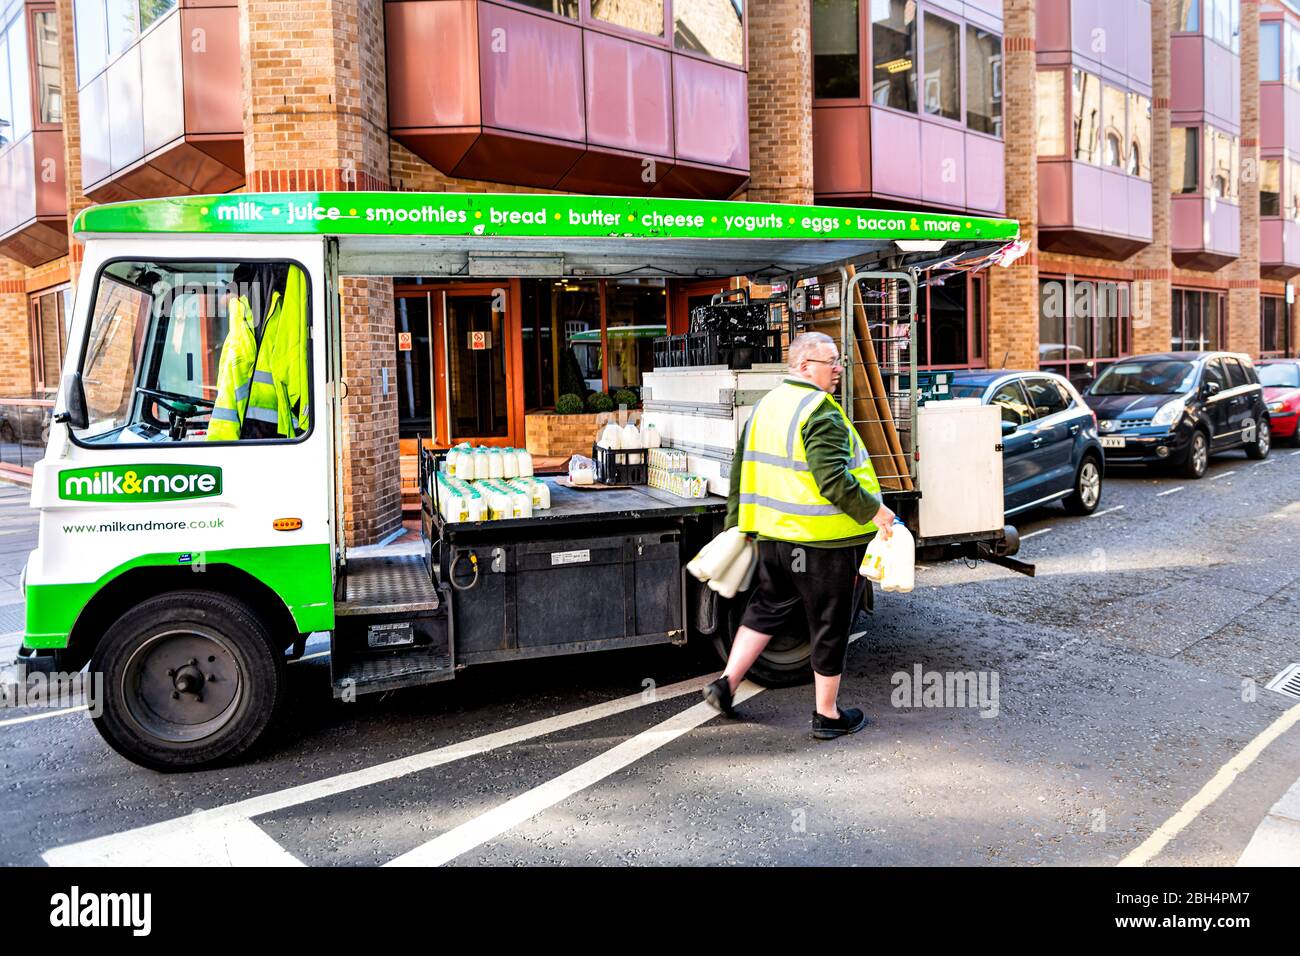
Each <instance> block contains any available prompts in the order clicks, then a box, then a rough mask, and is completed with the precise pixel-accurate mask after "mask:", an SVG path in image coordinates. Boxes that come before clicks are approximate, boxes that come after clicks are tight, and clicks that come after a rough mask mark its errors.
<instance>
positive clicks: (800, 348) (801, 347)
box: [786, 332, 835, 368]
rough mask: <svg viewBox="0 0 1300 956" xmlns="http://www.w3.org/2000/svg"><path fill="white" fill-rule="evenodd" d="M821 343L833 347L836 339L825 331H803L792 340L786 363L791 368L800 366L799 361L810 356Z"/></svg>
mask: <svg viewBox="0 0 1300 956" xmlns="http://www.w3.org/2000/svg"><path fill="white" fill-rule="evenodd" d="M819 345H829V346H831V347H832V348H833V347H834V346H835V340H834V339H833V338H831V337H830V336H829V335H827V334H826V333H825V332H801V333H800V334H799V335H796V336H795V337H794V339H793V340H791V342H790V351H789V356H788V357H787V359H786V364H787V365H789V366H790V368H798V367H799V363H800V362H802V361H803V360H804V359H806V358H808V357H810V356H811V354H812V352H813V351H814V350H815V349H816V348H817V346H819Z"/></svg>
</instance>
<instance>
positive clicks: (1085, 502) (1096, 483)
mask: <svg viewBox="0 0 1300 956" xmlns="http://www.w3.org/2000/svg"><path fill="white" fill-rule="evenodd" d="M1101 490H1102V464H1101V460H1100V459H1099V458H1098V457H1097V456H1096V455H1084V456H1083V461H1081V462H1079V470H1078V471H1076V472H1075V473H1074V491H1073V492H1071V493H1070V496H1069V497H1068V498H1066V499H1065V510H1066V511H1068V512H1069V513H1070V514H1072V515H1081V516H1082V515H1090V514H1092V513H1093V512H1094V511H1096V510H1097V506H1098V505H1099V504H1101Z"/></svg>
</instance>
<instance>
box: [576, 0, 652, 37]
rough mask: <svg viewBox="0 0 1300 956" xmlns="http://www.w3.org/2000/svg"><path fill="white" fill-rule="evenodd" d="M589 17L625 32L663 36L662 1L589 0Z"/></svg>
mask: <svg viewBox="0 0 1300 956" xmlns="http://www.w3.org/2000/svg"><path fill="white" fill-rule="evenodd" d="M591 15H592V17H593V18H594V19H596V20H600V21H602V22H604V23H610V24H613V25H614V26H616V27H623V28H624V29H625V30H635V31H636V32H637V33H648V34H649V35H650V36H655V37H661V36H663V35H664V0H591Z"/></svg>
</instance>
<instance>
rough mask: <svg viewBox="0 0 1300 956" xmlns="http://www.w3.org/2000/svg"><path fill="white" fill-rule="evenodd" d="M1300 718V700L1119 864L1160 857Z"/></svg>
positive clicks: (1146, 860)
mask: <svg viewBox="0 0 1300 956" xmlns="http://www.w3.org/2000/svg"><path fill="white" fill-rule="evenodd" d="M1298 722H1300V704H1296V705H1295V706H1294V707H1292V708H1291V709H1290V710H1287V711H1284V712H1283V713H1282V715H1281V716H1280V717H1278V718H1277V720H1275V721H1273V723H1271V724H1269V725H1268V726H1267V727H1265V728H1264V730H1263V731H1261V732H1260V734H1259V735H1258V736H1257V737H1256V738H1255V739H1254V740H1252V741H1251V742H1250V743H1248V744H1246V746H1245V747H1244V748H1242V750H1241V752H1240V753H1239V754H1237V755H1236V756H1235V757H1233V758H1232V759H1231V760H1229V761H1228V762H1227V763H1225V764H1224V765H1223V766H1222V767H1220V768H1219V772H1218V773H1216V774H1215V775H1214V776H1213V777H1212V778H1211V779H1210V781H1209V782H1208V783H1207V784H1206V785H1205V786H1203V787H1201V789H1200V790H1199V791H1197V793H1196V795H1195V796H1193V797H1192V798H1191V799H1190V800H1188V801H1187V802H1186V803H1184V804H1183V806H1182V809H1180V810H1179V811H1178V812H1177V813H1175V814H1174V815H1173V816H1172V817H1170V818H1169V819H1168V820H1166V821H1165V822H1164V823H1162V824H1161V825H1160V827H1159V829H1157V830H1156V831H1155V832H1154V833H1152V834H1151V835H1150V836H1149V837H1147V838H1146V839H1145V840H1143V841H1142V843H1141V844H1140V845H1139V846H1138V848H1137V849H1136V850H1134V851H1133V852H1132V853H1130V854H1129V855H1128V856H1126V857H1124V859H1122V860H1120V861H1119V864H1118V865H1119V866H1144V865H1145V864H1147V863H1149V862H1150V861H1151V860H1152V859H1154V858H1155V857H1156V855H1157V854H1159V853H1160V851H1161V850H1163V849H1164V848H1165V847H1166V846H1167V845H1168V844H1169V841H1170V840H1172V839H1173V838H1174V837H1176V836H1178V834H1179V833H1181V832H1182V831H1183V830H1185V829H1186V828H1187V826H1188V825H1189V824H1190V823H1191V822H1192V821H1193V820H1195V819H1196V818H1197V816H1199V815H1200V813H1201V811H1202V810H1204V809H1205V808H1206V807H1208V806H1209V805H1210V804H1212V803H1213V802H1214V801H1215V800H1217V799H1218V798H1219V797H1220V796H1222V795H1223V792H1224V791H1225V790H1227V789H1228V787H1230V786H1232V782H1233V781H1234V780H1236V779H1237V777H1238V776H1239V775H1240V774H1241V773H1242V771H1244V770H1245V769H1246V768H1247V767H1249V766H1250V765H1251V764H1252V763H1254V762H1255V758H1256V757H1258V756H1259V755H1260V754H1261V753H1263V752H1264V748H1265V747H1267V746H1268V745H1269V744H1271V743H1272V742H1273V741H1274V740H1276V739H1277V738H1278V737H1281V736H1282V735H1283V734H1284V733H1286V732H1287V731H1288V730H1290V729H1291V728H1292V727H1294V726H1295V725H1296V723H1298Z"/></svg>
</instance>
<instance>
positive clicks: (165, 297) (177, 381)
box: [75, 261, 309, 445]
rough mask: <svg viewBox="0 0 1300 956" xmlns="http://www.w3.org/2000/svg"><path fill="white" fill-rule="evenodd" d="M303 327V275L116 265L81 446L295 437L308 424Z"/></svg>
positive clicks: (105, 288)
mask: <svg viewBox="0 0 1300 956" xmlns="http://www.w3.org/2000/svg"><path fill="white" fill-rule="evenodd" d="M308 318H309V311H308V308H307V303H306V292H305V277H304V274H303V272H302V270H301V269H300V268H299V267H298V266H293V265H289V264H287V263H263V262H158V261H152V262H142V261H119V262H112V263H109V264H108V265H107V266H105V267H104V269H103V270H102V271H101V272H100V274H99V277H98V281H97V283H96V287H95V299H94V304H93V306H92V311H91V315H90V334H89V336H88V339H87V342H86V350H85V354H84V355H83V356H82V362H81V383H82V387H83V389H84V390H85V395H86V408H87V426H86V427H85V428H78V429H76V430H75V437H76V439H77V440H78V441H81V442H84V443H88V444H94V445H105V444H129V443H137V442H150V443H156V442H167V441H186V442H191V441H238V440H241V439H250V438H258V439H268V438H270V439H274V438H295V437H299V436H300V435H302V434H304V433H305V432H306V431H307V428H308V427H309V418H308V410H309V404H308V401H307V390H308V388H309V375H308V372H307V363H308V361H309V358H308V341H309V337H308V334H307V331H308V326H307V323H308Z"/></svg>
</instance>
